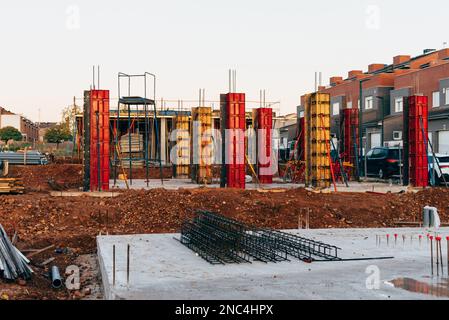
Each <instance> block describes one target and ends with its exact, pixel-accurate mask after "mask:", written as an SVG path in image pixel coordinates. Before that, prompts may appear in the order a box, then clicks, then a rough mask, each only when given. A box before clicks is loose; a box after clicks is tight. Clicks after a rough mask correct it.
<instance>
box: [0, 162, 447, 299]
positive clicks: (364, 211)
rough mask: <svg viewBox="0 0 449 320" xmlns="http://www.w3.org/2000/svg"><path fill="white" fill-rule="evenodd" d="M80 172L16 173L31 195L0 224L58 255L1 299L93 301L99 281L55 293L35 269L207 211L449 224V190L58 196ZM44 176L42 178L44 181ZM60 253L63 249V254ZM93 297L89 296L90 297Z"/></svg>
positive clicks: (3, 208) (0, 287) (256, 218)
mask: <svg viewBox="0 0 449 320" xmlns="http://www.w3.org/2000/svg"><path fill="white" fill-rule="evenodd" d="M80 169H81V168H80V166H79V165H78V166H77V167H76V166H73V165H59V167H58V165H54V166H48V168H42V167H41V168H37V167H34V169H30V168H16V170H17V171H15V173H14V174H16V176H21V177H23V178H24V181H25V185H26V186H27V190H28V192H27V193H26V194H24V195H3V196H0V223H1V224H2V225H3V226H4V228H5V229H6V231H7V232H8V234H10V235H12V234H14V232H15V231H17V232H18V237H19V239H18V243H17V246H18V247H19V249H21V250H27V249H40V248H45V247H47V246H49V245H54V246H55V248H60V249H63V250H62V251H63V253H56V252H55V248H52V249H51V250H48V251H45V252H43V253H42V254H39V255H36V256H35V257H33V259H32V262H33V269H34V270H35V276H34V277H33V279H32V280H31V281H30V282H28V283H26V284H24V283H21V284H22V285H20V284H18V283H17V284H16V283H13V284H11V283H4V282H1V280H0V299H82V298H89V297H90V298H92V296H93V295H94V294H93V293H92V291H91V290H90V289H89V290H87V291H86V289H85V288H87V287H89V286H90V287H92V285H94V284H95V283H98V279H96V277H97V275H95V274H94V273H92V272H91V273H92V274H91V276H87V277H86V276H85V277H84V279H83V287H82V289H81V290H80V291H77V292H69V291H67V290H65V289H61V290H54V289H51V286H50V281H49V280H48V279H47V278H46V277H45V273H46V272H47V271H48V270H47V269H45V268H39V267H37V266H36V265H37V264H39V263H41V262H42V261H44V260H46V259H48V258H51V257H54V258H55V261H54V262H53V263H51V264H49V265H47V267H49V266H51V265H52V264H55V265H57V266H59V267H60V269H61V273H63V272H64V270H65V268H66V266H68V265H71V264H77V265H79V259H80V257H83V256H85V255H92V254H95V252H96V245H95V237H96V236H97V235H98V234H100V233H102V234H106V233H108V234H138V233H165V232H178V231H179V229H180V226H181V223H182V221H183V220H184V219H186V218H188V217H191V216H192V215H193V213H194V211H195V210H196V209H207V210H213V211H215V212H219V213H222V214H224V215H227V216H230V217H233V218H236V219H239V220H241V221H244V222H247V223H251V224H255V225H257V226H261V227H271V228H277V229H291V228H298V216H299V215H300V214H301V213H302V212H304V209H306V208H310V210H311V215H310V227H311V228H361V227H394V226H396V222H397V221H406V222H411V221H420V219H421V212H422V208H423V207H424V206H426V205H432V206H435V207H437V208H438V209H439V213H440V216H441V220H442V221H443V222H448V221H449V201H448V200H449V190H448V189H443V188H435V189H428V190H425V191H421V192H419V193H402V194H385V195H381V194H373V193H338V194H336V193H328V194H324V193H323V194H319V193H314V192H310V191H306V190H305V189H295V190H284V191H282V192H259V191H248V190H246V191H242V190H232V189H225V190H224V189H195V190H187V189H185V190H177V191H168V190H162V189H156V190H151V191H143V190H142V191H124V192H123V193H122V194H121V195H120V196H118V197H115V198H103V199H101V198H92V197H88V196H83V197H78V198H60V197H51V196H50V195H49V193H48V184H46V183H45V181H46V180H47V179H48V178H49V177H51V178H52V179H54V180H57V181H60V183H63V184H64V183H65V184H67V185H71V186H72V185H73V186H78V185H77V184H76V183H78V184H80V183H81V173H80ZM37 172H39V173H40V174H39V175H38V174H37ZM59 251H61V250H58V252H59ZM89 291H90V292H89Z"/></svg>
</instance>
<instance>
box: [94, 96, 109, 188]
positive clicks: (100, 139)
mask: <svg viewBox="0 0 449 320" xmlns="http://www.w3.org/2000/svg"><path fill="white" fill-rule="evenodd" d="M90 136H91V139H90V189H91V191H98V190H100V191H107V190H109V154H110V149H109V147H110V129H109V90H92V91H91V94H90Z"/></svg>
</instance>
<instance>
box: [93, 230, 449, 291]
mask: <svg viewBox="0 0 449 320" xmlns="http://www.w3.org/2000/svg"><path fill="white" fill-rule="evenodd" d="M288 232H291V233H294V234H300V235H301V236H305V237H308V238H312V239H316V240H320V241H323V242H327V243H330V244H333V245H337V246H339V247H341V248H342V249H343V250H342V252H341V256H342V257H343V258H368V257H379V256H394V257H395V258H394V259H392V260H369V261H345V262H315V263H312V264H306V263H304V262H300V261H291V262H281V263H269V264H264V263H261V262H253V263H252V264H239V265H225V266H222V265H219V266H213V265H211V264H209V263H207V262H206V261H204V260H203V259H201V258H200V257H198V256H197V255H196V254H195V253H194V252H192V251H191V250H189V249H188V248H186V247H185V246H183V245H182V244H181V243H180V242H179V241H177V240H175V239H174V237H177V238H179V235H176V234H153V235H125V236H99V237H98V238H97V244H98V257H99V262H100V268H101V273H102V279H103V286H104V293H105V298H106V299H139V300H140V299H156V300H165V299H175V300H177V299H200V300H202V299H218V300H220V299H230V300H241V299H249V300H260V299H269V300H277V299H378V300H382V299H437V298H438V299H447V298H448V297H447V296H444V295H443V297H437V296H433V295H429V294H421V293H416V292H412V291H413V290H411V291H409V290H410V288H408V289H409V290H405V289H401V288H395V287H394V285H393V283H392V281H393V280H395V279H399V283H401V279H402V278H410V279H415V280H417V281H420V286H419V285H417V286H416V287H417V288H418V289H419V288H421V287H425V286H429V285H435V284H436V283H437V282H438V281H443V282H444V281H446V282H447V278H436V277H433V278H431V277H430V250H429V245H428V244H427V239H426V232H427V231H426V230H424V229H418V228H401V229H328V230H301V231H300V232H299V231H298V230H290V231H288ZM441 232H442V234H443V235H444V236H446V235H449V229H448V228H444V229H441ZM387 234H390V241H389V245H387V241H386V235H387ZM394 234H398V239H397V243H395V241H394ZM403 235H404V236H405V237H406V238H405V243H403V238H402V236H403ZM418 235H423V236H424V237H423V240H422V241H421V243H420V242H419V240H418V239H419V238H418ZM376 236H381V239H382V240H381V244H380V246H378V245H377V241H376ZM128 244H130V246H131V254H130V279H129V283H127V281H126V270H127V269H126V256H127V255H126V250H127V249H126V248H127V245H128ZM113 245H115V246H116V282H115V285H114V284H113V281H112V247H113ZM445 248H446V244H445V245H444V249H445ZM443 252H444V250H443ZM444 259H446V254H444ZM377 272H378V274H379V277H378V279H379V288H378V289H376V288H374V289H372V288H371V287H370V284H372V283H373V282H372V281H371V280H372V279H375V278H376V273H377ZM445 272H446V274H447V271H445ZM367 282H368V285H367ZM402 282H403V281H402ZM421 282H422V284H421ZM374 283H375V282H374ZM412 289H413V288H412Z"/></svg>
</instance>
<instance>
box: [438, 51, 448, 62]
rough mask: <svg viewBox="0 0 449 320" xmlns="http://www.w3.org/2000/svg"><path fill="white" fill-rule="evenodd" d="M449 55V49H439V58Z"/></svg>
mask: <svg viewBox="0 0 449 320" xmlns="http://www.w3.org/2000/svg"><path fill="white" fill-rule="evenodd" d="M447 57H449V49H443V50H440V51H438V59H440V60H443V59H445V58H447Z"/></svg>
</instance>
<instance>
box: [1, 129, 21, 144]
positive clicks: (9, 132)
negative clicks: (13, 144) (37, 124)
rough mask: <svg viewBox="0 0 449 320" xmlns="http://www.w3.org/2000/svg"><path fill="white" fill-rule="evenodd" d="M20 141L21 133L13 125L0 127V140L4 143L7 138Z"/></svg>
mask: <svg viewBox="0 0 449 320" xmlns="http://www.w3.org/2000/svg"><path fill="white" fill-rule="evenodd" d="M11 139H12V140H14V141H22V134H21V133H20V131H19V130H17V129H16V128H14V127H4V128H1V129H0V140H2V141H5V142H6V143H7V142H8V141H9V140H11Z"/></svg>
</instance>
